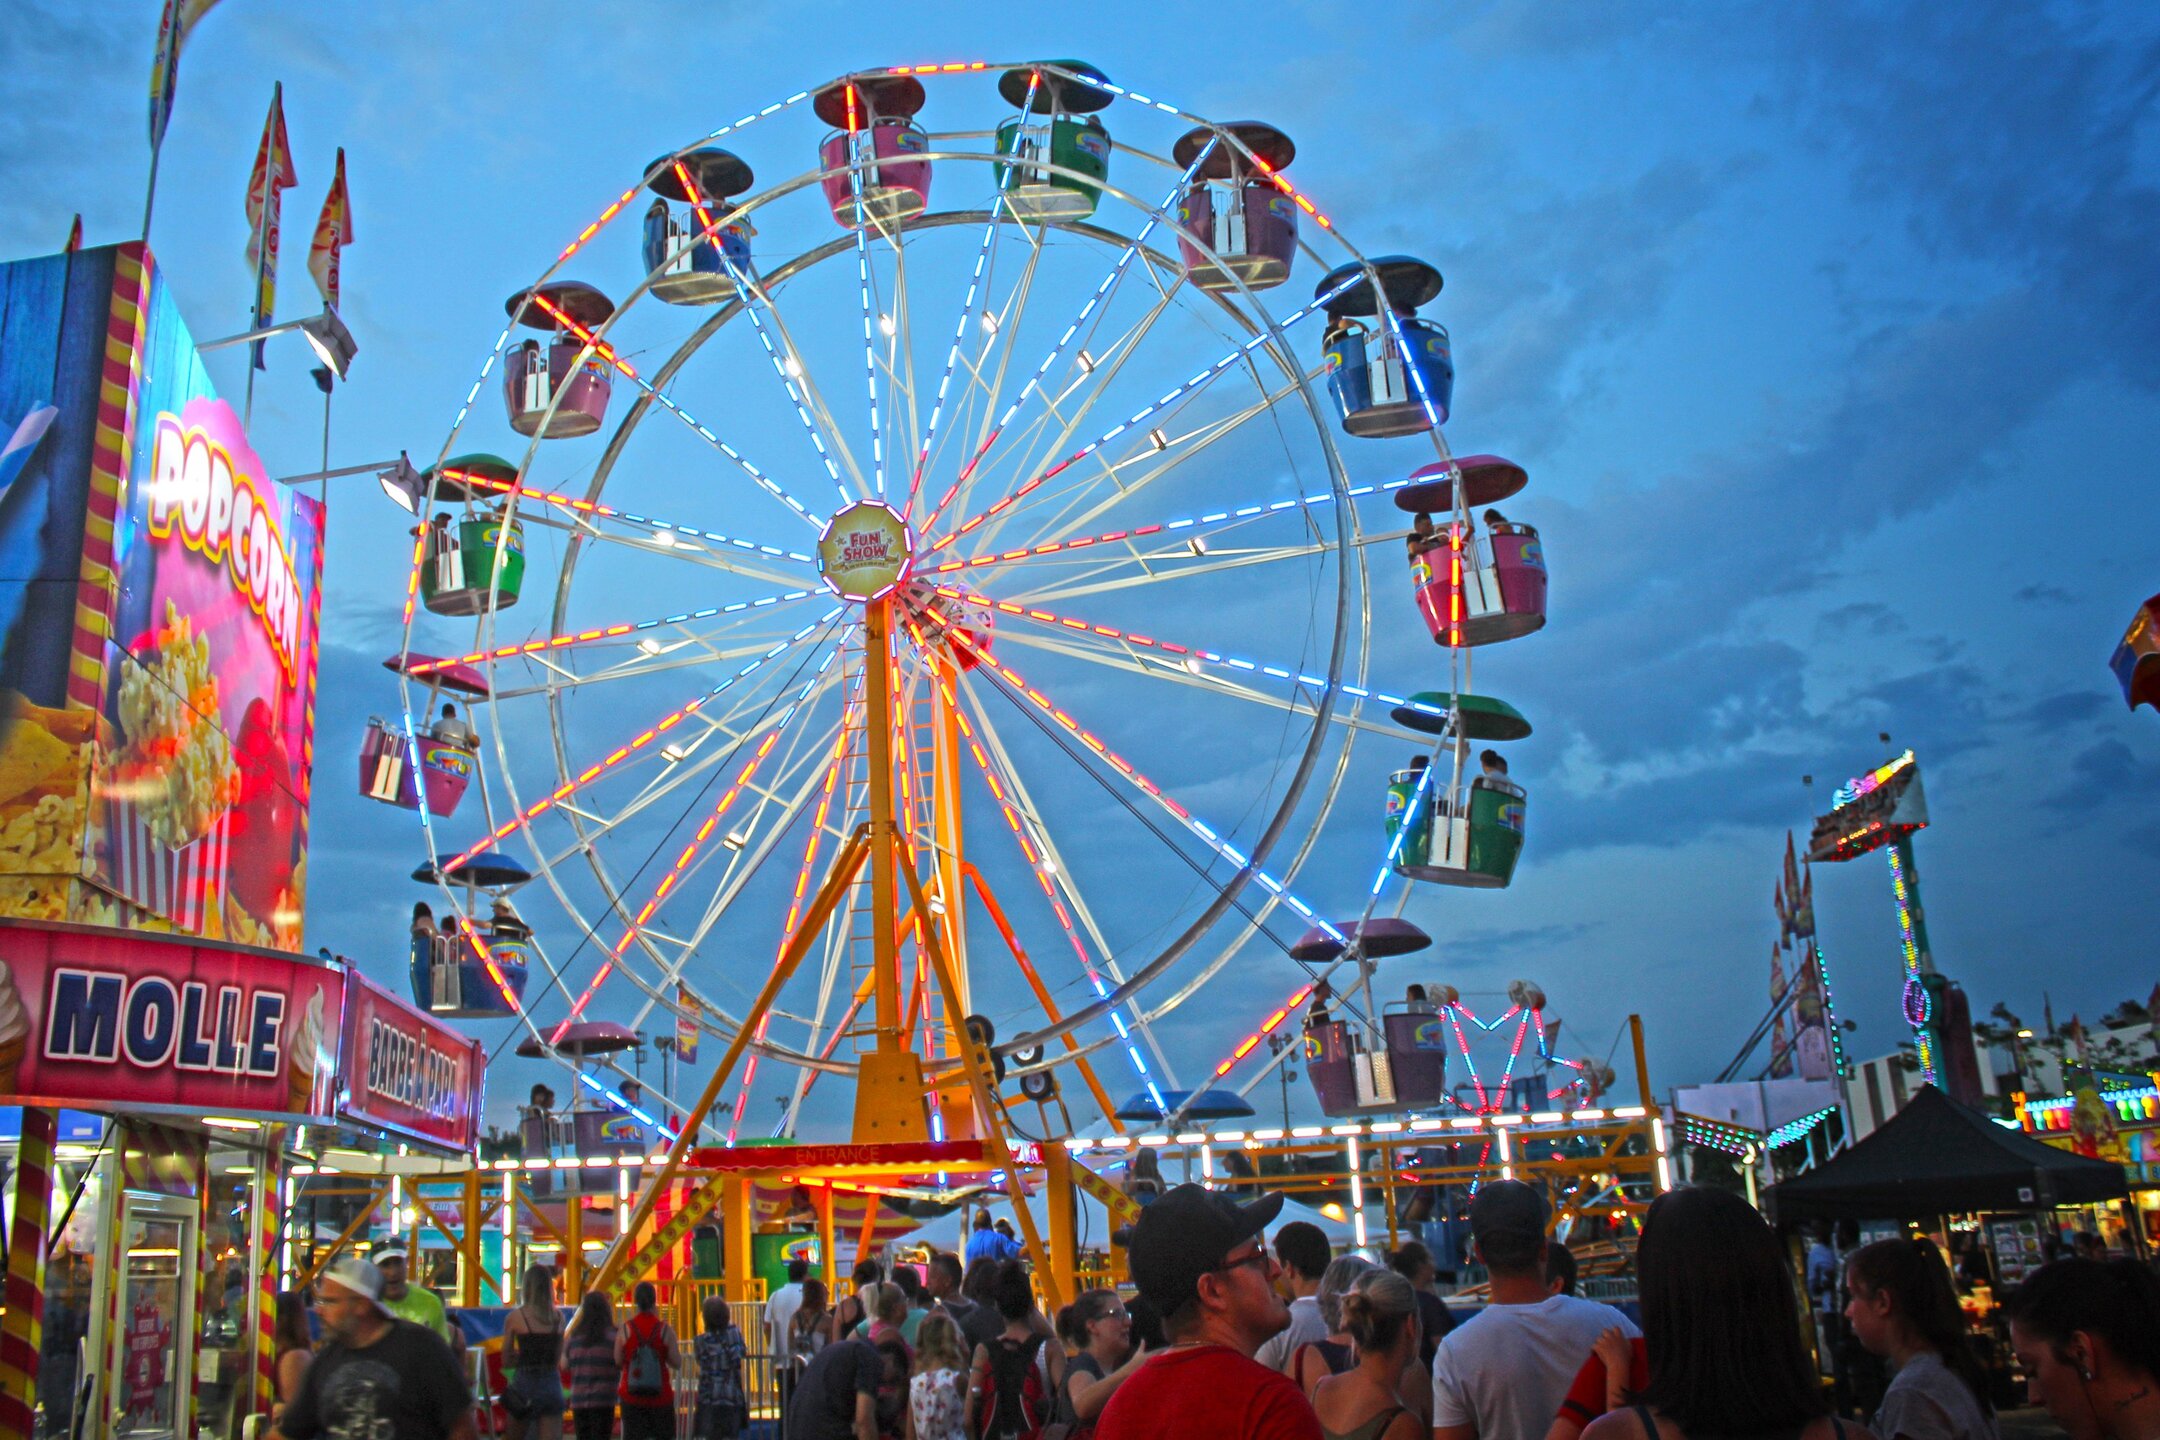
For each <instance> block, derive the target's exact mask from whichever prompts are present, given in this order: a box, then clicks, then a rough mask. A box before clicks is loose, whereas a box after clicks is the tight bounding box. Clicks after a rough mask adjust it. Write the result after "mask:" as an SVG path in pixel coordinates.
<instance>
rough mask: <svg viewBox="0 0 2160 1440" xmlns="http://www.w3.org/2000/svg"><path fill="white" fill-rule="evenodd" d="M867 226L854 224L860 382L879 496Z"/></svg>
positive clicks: (881, 458) (879, 427)
mask: <svg viewBox="0 0 2160 1440" xmlns="http://www.w3.org/2000/svg"><path fill="white" fill-rule="evenodd" d="M854 183H855V184H856V185H857V186H858V187H859V186H860V185H861V183H862V172H860V171H857V172H855V176H854ZM867 228H868V227H866V226H862V225H858V226H856V227H855V271H856V275H857V278H858V280H859V282H860V287H861V290H862V342H863V382H864V384H865V385H866V386H867V387H868V389H869V394H870V467H871V474H872V477H873V479H874V481H875V483H876V486H877V488H876V490H875V491H874V492H873V493H875V494H878V495H883V494H884V493H885V425H884V421H883V419H882V418H881V417H880V415H879V413H878V363H877V333H876V328H875V326H873V325H872V323H871V314H872V310H871V305H870V239H869V236H868V234H867V233H866V232H867Z"/></svg>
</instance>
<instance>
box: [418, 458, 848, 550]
mask: <svg viewBox="0 0 2160 1440" xmlns="http://www.w3.org/2000/svg"><path fill="white" fill-rule="evenodd" d="M443 474H445V475H447V476H449V477H450V478H452V479H455V480H461V481H463V482H464V483H465V484H466V485H468V486H471V487H472V488H474V489H484V490H492V491H494V492H496V493H497V494H501V495H505V496H509V497H512V498H513V499H514V500H515V501H516V502H517V503H518V504H519V505H520V506H522V505H523V504H524V503H525V502H526V501H528V500H537V501H540V502H541V503H543V504H545V505H548V506H551V507H553V508H555V509H558V510H563V511H567V512H568V513H569V514H570V515H571V516H573V517H574V518H575V521H576V523H574V524H573V525H570V526H566V527H565V528H566V529H569V530H570V531H571V532H572V533H574V534H581V535H590V536H593V537H594V538H596V539H597V538H603V537H606V536H608V535H609V534H610V532H608V531H605V530H602V529H601V528H600V527H599V526H598V525H596V524H593V523H592V522H593V521H595V520H608V521H612V522H614V523H616V524H619V525H622V526H624V527H626V528H628V529H633V530H637V531H640V532H644V534H645V536H647V537H650V536H653V535H658V534H660V533H663V532H664V533H666V534H669V535H672V536H675V537H677V540H678V542H680V541H681V540H694V541H698V542H701V543H703V544H706V545H710V546H712V547H714V549H716V550H718V551H721V552H728V551H740V552H742V553H743V554H746V555H761V556H765V557H767V558H769V559H773V560H792V561H794V562H795V563H796V564H798V565H814V564H816V563H817V560H816V558H815V557H814V556H811V555H807V554H805V553H804V552H802V551H800V550H788V549H784V548H782V547H780V546H778V545H767V544H764V543H762V542H760V541H756V540H745V539H742V538H741V537H740V536H735V535H723V534H721V533H720V532H719V531H717V530H703V529H700V528H698V527H697V526H695V525H683V524H678V523H677V522H675V521H672V520H663V519H660V518H658V517H656V516H651V515H639V514H636V513H634V512H631V511H628V510H618V509H616V508H615V507H614V506H612V505H602V504H600V503H599V502H598V501H594V500H579V499H577V498H575V497H574V496H570V495H559V494H556V493H554V492H553V491H548V490H536V489H533V488H532V487H531V486H529V485H525V484H522V483H518V482H514V481H508V480H497V479H495V478H493V477H491V476H486V475H477V474H473V473H471V472H468V471H461V470H453V469H448V468H445V469H444V471H443ZM526 518H527V519H528V520H530V519H532V518H533V516H532V515H531V514H530V513H529V512H528V513H527V514H526ZM745 573H762V572H745Z"/></svg>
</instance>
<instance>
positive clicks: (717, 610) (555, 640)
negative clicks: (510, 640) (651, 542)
mask: <svg viewBox="0 0 2160 1440" xmlns="http://www.w3.org/2000/svg"><path fill="white" fill-rule="evenodd" d="M821 593H824V592H823V591H819V590H786V591H782V592H781V593H779V594H777V595H761V596H759V597H758V598H757V599H755V600H736V601H733V602H731V603H729V604H726V605H707V606H705V607H703V608H702V609H698V610H683V611H678V612H677V613H676V614H673V615H659V616H654V617H652V618H650V619H646V620H625V621H622V622H620V623H618V624H614V625H600V626H595V627H594V628H592V629H590V630H580V631H578V632H576V633H575V634H571V635H552V636H549V637H548V638H546V639H544V640H527V641H524V642H522V643H520V644H516V645H498V646H496V647H494V648H493V649H490V650H474V651H471V652H469V653H467V654H464V655H460V656H457V657H455V658H454V659H444V660H425V661H420V662H417V663H415V664H412V665H409V666H408V667H407V669H406V673H407V674H410V675H414V676H425V675H430V674H434V673H435V672H437V671H441V670H447V669H449V668H450V667H451V666H453V665H475V664H480V663H483V662H491V661H496V660H513V659H517V658H520V657H522V656H527V655H539V654H543V653H545V654H551V655H552V654H560V653H561V652H562V651H564V650H567V649H570V648H571V647H573V646H578V645H592V644H598V643H600V642H603V641H610V640H621V639H624V638H626V637H628V636H633V635H643V634H645V633H646V632H647V631H652V630H658V629H660V628H662V627H663V626H681V625H688V624H689V623H691V622H692V621H696V620H710V619H713V618H715V617H718V616H723V615H740V614H743V613H744V612H746V611H750V610H764V609H769V608H771V607H773V606H776V605H786V604H788V603H790V602H791V601H795V600H807V599H809V598H810V597H811V596H812V595H815V594H821Z"/></svg>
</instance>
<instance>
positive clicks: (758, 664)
mask: <svg viewBox="0 0 2160 1440" xmlns="http://www.w3.org/2000/svg"><path fill="white" fill-rule="evenodd" d="M840 612H841V607H840V606H837V605H836V606H834V607H833V608H832V609H830V610H828V611H826V612H825V613H824V614H823V615H821V616H819V617H818V618H817V619H815V620H813V621H811V622H810V623H809V624H808V625H805V626H803V627H802V629H800V630H798V631H796V632H795V633H794V634H793V635H790V636H789V637H787V638H786V639H785V640H782V641H780V642H779V643H778V644H777V645H773V646H771V647H769V648H768V649H766V650H765V651H764V652H763V653H761V654H760V655H759V656H758V657H757V658H756V659H755V660H752V661H751V662H750V663H749V664H748V665H745V666H744V667H743V668H742V669H740V670H738V671H736V672H735V673H734V674H733V675H730V676H729V677H728V678H727V679H725V680H723V681H721V682H720V683H719V684H718V685H715V686H714V687H713V688H712V689H710V690H707V691H706V692H705V693H704V694H702V695H700V696H698V697H696V698H695V699H693V700H691V701H690V702H689V703H688V704H685V705H683V706H681V707H680V708H678V709H675V710H672V711H669V712H668V713H667V714H666V715H663V716H662V717H661V718H660V719H659V720H658V721H656V722H654V723H653V724H652V725H650V726H648V727H646V728H645V729H644V730H641V731H639V732H638V733H637V734H636V735H635V736H634V737H632V738H631V739H630V740H628V741H625V742H624V743H623V744H621V745H619V746H617V747H616V748H615V749H614V750H612V751H610V752H609V753H608V754H607V756H606V757H605V758H603V759H600V760H596V761H594V762H593V763H592V764H591V765H589V766H587V767H586V768H585V769H584V770H582V771H580V772H579V773H578V774H577V775H575V776H573V777H571V778H570V779H567V780H564V781H563V782H562V783H561V784H560V785H557V786H556V787H555V788H554V789H553V790H550V791H549V792H548V793H547V794H545V795H543V796H541V797H540V798H539V799H538V800H535V801H533V802H532V803H531V804H530V805H527V806H525V807H523V808H522V809H520V810H519V811H518V812H517V813H516V814H515V815H513V816H511V818H510V819H508V820H505V821H503V822H502V823H501V824H500V825H497V826H495V827H494V828H493V829H491V830H490V831H489V832H488V833H487V835H486V836H485V837H484V838H482V839H481V840H480V841H479V842H478V843H476V844H474V845H473V846H471V847H470V848H468V849H467V850H465V851H463V852H462V853H461V854H459V855H457V856H456V857H454V858H453V859H451V860H450V861H449V862H448V863H446V864H444V865H443V866H442V867H441V868H442V869H443V870H444V871H450V870H455V869H456V868H457V867H458V866H459V865H461V864H463V863H464V862H466V861H467V860H470V859H472V857H473V856H475V855H477V854H479V853H480V852H481V851H482V850H485V849H487V848H489V847H490V846H492V845H494V844H496V843H497V842H498V841H500V840H502V839H503V837H504V836H506V835H508V834H510V833H511V832H512V831H514V830H517V829H519V828H521V827H524V826H528V825H530V824H531V823H532V822H533V820H535V819H536V818H538V817H539V816H541V815H543V814H545V813H546V812H547V811H549V810H551V809H553V808H554V807H555V806H556V805H558V804H560V803H561V802H562V801H564V800H566V799H568V798H569V797H570V796H571V795H574V794H576V793H577V792H578V791H579V790H582V789H584V788H585V787H586V786H587V785H590V784H591V783H592V782H593V781H595V780H597V779H599V778H600V777H601V776H602V775H605V774H608V773H609V772H611V771H612V770H614V769H615V767H616V766H618V765H620V764H622V763H623V761H625V760H627V759H629V758H630V757H631V756H633V755H636V754H638V753H639V752H641V751H643V750H644V749H645V747H646V746H648V745H650V744H652V743H653V742H654V741H655V740H658V739H659V738H660V737H661V736H663V735H666V734H667V733H668V732H669V731H671V730H673V729H674V728H675V727H676V726H677V725H680V724H681V723H682V722H683V721H684V720H686V719H688V718H690V717H691V716H693V715H695V714H697V713H698V712H699V711H700V710H702V709H704V708H705V706H707V705H708V704H710V703H711V702H712V701H713V700H715V699H717V698H718V697H719V696H721V695H722V694H725V693H726V692H727V691H728V690H729V689H731V688H732V687H733V686H735V685H736V684H737V683H739V682H740V681H742V680H744V679H747V678H748V677H749V676H751V675H753V674H755V673H756V672H757V671H759V670H761V669H763V668H764V667H765V666H766V665H767V664H769V663H771V662H772V661H773V660H775V659H777V658H779V657H780V656H782V655H785V654H787V653H788V652H789V651H790V650H793V649H794V648H795V647H796V646H798V645H800V644H801V643H802V642H804V641H805V640H809V639H810V638H811V637H812V636H813V635H820V634H821V632H824V631H828V630H829V629H830V628H831V626H832V623H833V622H834V621H835V620H837V619H838V618H839V617H840ZM496 743H497V746H498V748H499V747H500V745H501V743H502V742H501V736H500V735H498V736H497V737H496Z"/></svg>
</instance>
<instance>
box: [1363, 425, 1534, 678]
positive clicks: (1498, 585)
mask: <svg viewBox="0 0 2160 1440" xmlns="http://www.w3.org/2000/svg"><path fill="white" fill-rule="evenodd" d="M1455 465H1456V468H1457V469H1458V470H1459V471H1460V472H1461V475H1462V494H1461V495H1460V497H1458V496H1457V495H1456V493H1455V486H1454V481H1453V480H1452V479H1451V478H1450V476H1449V473H1448V467H1447V465H1446V464H1444V463H1442V464H1433V465H1426V466H1423V467H1421V468H1420V469H1418V470H1416V471H1414V472H1413V473H1412V474H1411V477H1410V479H1411V483H1410V484H1408V485H1405V486H1403V487H1402V488H1401V489H1399V490H1397V491H1396V492H1395V503H1396V505H1397V506H1399V507H1400V508H1401V509H1403V510H1406V511H1408V512H1410V513H1412V514H1415V515H1420V516H1425V517H1432V516H1435V515H1438V516H1443V517H1451V516H1453V515H1454V514H1455V513H1456V511H1457V508H1458V499H1459V501H1460V509H1461V512H1462V513H1463V514H1464V515H1465V516H1467V517H1468V522H1467V524H1466V528H1465V530H1464V532H1463V534H1462V537H1461V548H1460V550H1459V551H1458V550H1456V549H1455V548H1454V547H1453V546H1451V544H1450V542H1449V540H1448V532H1447V521H1446V520H1444V519H1443V520H1442V521H1441V522H1440V523H1438V524H1435V525H1433V526H1432V527H1431V529H1430V530H1429V531H1428V532H1426V533H1427V534H1428V536H1429V538H1427V539H1425V540H1423V541H1422V542H1418V540H1417V533H1418V532H1413V537H1412V538H1413V545H1412V549H1411V555H1410V574H1411V585H1412V587H1413V589H1414V591H1415V593H1416V598H1417V609H1418V614H1419V616H1420V617H1421V618H1422V619H1423V620H1424V621H1425V627H1426V628H1427V629H1428V630H1430V631H1431V632H1432V637H1433V639H1434V641H1435V642H1437V643H1438V644H1442V645H1451V644H1452V645H1491V644H1494V643H1496V642H1498V641H1502V640H1515V639H1519V638H1520V637H1522V636H1524V635H1528V634H1530V633H1532V632H1533V631H1536V630H1539V629H1542V628H1543V627H1544V624H1545V589H1546V579H1547V576H1546V569H1545V550H1544V545H1543V543H1542V542H1541V541H1540V540H1539V539H1538V533H1537V531H1536V530H1535V529H1533V528H1532V527H1530V526H1528V525H1521V524H1517V523H1515V522H1513V521H1509V520H1506V519H1504V518H1502V519H1495V520H1488V521H1487V522H1486V527H1487V528H1486V529H1485V531H1484V533H1479V530H1478V528H1477V520H1478V514H1479V512H1480V511H1486V512H1487V513H1488V514H1491V515H1495V516H1496V515H1497V512H1493V511H1490V510H1489V507H1490V506H1492V505H1495V504H1497V503H1498V502H1500V501H1502V500H1505V499H1507V498H1508V497H1509V496H1511V495H1514V494H1515V493H1517V492H1518V491H1520V490H1521V489H1522V488H1523V486H1524V485H1526V484H1527V483H1529V475H1528V474H1527V473H1526V472H1525V471H1524V470H1523V468H1522V467H1521V466H1520V465H1517V464H1515V463H1514V462H1513V461H1511V460H1503V459H1501V458H1500V457H1499V456H1497V455H1466V456H1463V457H1461V458H1459V459H1457V460H1456V462H1455ZM1420 523H1421V525H1422V524H1424V523H1425V522H1423V521H1421V522H1420ZM1458 557H1459V569H1458Z"/></svg>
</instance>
